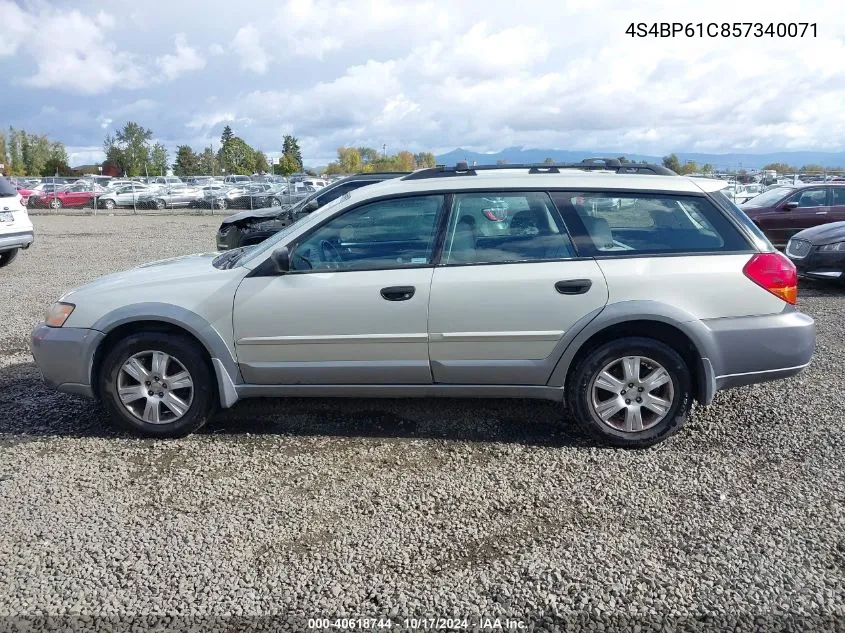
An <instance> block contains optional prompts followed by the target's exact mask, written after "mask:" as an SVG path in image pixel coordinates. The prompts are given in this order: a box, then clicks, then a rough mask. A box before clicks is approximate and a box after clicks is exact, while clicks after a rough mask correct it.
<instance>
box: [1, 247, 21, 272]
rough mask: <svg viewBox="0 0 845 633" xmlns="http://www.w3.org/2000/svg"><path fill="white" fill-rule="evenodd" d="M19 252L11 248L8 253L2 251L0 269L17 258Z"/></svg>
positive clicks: (17, 249)
mask: <svg viewBox="0 0 845 633" xmlns="http://www.w3.org/2000/svg"><path fill="white" fill-rule="evenodd" d="M19 251H20V249H19V248H13V249H12V250H10V251H3V252H2V253H0V268H3V267H4V266H8V265H9V264H11V263H12V262H13V261H14V259H15V257H17V256H18V252H19Z"/></svg>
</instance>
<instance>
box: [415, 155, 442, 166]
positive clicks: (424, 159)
mask: <svg viewBox="0 0 845 633" xmlns="http://www.w3.org/2000/svg"><path fill="white" fill-rule="evenodd" d="M414 160H415V161H416V163H417V168H419V169H424V168H429V167H436V166H437V159H436V158H435V157H434V154H432V153H431V152H419V153H418V154H415V155H414Z"/></svg>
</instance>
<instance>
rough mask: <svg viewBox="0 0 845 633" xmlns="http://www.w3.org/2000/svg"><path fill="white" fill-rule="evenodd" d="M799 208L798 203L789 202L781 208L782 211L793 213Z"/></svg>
mask: <svg viewBox="0 0 845 633" xmlns="http://www.w3.org/2000/svg"><path fill="white" fill-rule="evenodd" d="M797 208H798V203H797V202H787V203H786V204H785V205H783V206H782V207H781V210H782V211H792V210H793V209H797Z"/></svg>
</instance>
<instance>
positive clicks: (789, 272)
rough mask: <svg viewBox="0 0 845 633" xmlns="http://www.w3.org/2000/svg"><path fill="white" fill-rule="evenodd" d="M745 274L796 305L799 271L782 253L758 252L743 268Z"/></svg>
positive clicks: (762, 286) (759, 284)
mask: <svg viewBox="0 0 845 633" xmlns="http://www.w3.org/2000/svg"><path fill="white" fill-rule="evenodd" d="M742 272H743V274H744V275H745V276H746V277H748V278H749V279H750V280H751V281H753V282H754V283H755V284H757V285H758V286H760V287H761V288H764V289H765V290H768V291H769V292H771V293H772V294H773V295H775V296H776V297H780V298H781V299H783V300H784V301H786V302H787V303H791V304H793V305H795V302H796V301H797V300H798V272H797V271H796V269H795V264H793V263H792V262H791V261H789V258H788V257H786V255H783V254H782V253H778V252H775V253H757V254H756V255H754V256H753V257H752V258H751V259H749V260H748V263H747V264H745V266H744V267H743V268H742Z"/></svg>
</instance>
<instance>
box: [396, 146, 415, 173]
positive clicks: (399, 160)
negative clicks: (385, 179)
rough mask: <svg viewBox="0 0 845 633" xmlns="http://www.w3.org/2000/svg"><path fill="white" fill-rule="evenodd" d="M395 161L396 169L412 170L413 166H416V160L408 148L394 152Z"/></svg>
mask: <svg viewBox="0 0 845 633" xmlns="http://www.w3.org/2000/svg"><path fill="white" fill-rule="evenodd" d="M395 162H396V167H397V168H398V169H397V171H414V168H415V167H416V166H417V161H416V160H415V159H414V155H413V154H412V153H411V152H409V151H408V150H402V151H401V152H399V153H398V154H396V161H395Z"/></svg>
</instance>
